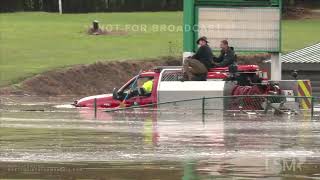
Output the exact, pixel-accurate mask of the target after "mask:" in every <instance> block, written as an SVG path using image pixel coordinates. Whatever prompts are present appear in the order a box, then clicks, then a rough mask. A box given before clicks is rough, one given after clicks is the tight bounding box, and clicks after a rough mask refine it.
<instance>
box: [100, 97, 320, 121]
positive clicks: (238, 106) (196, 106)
mask: <svg viewBox="0 0 320 180" xmlns="http://www.w3.org/2000/svg"><path fill="white" fill-rule="evenodd" d="M95 107H96V106H95ZM142 108H157V110H170V111H178V110H183V111H186V110H188V111H198V112H201V114H203V115H204V114H206V113H209V112H212V111H223V112H233V113H235V112H256V113H260V114H268V113H270V112H272V113H274V114H284V113H288V114H308V115H310V116H311V117H313V116H314V115H315V114H316V113H319V114H320V97H312V96H273V95H267V96H265V95H253V96H248V95H245V96H223V97H202V98H195V99H185V100H177V101H170V102H161V103H154V104H147V105H138V106H131V107H126V108H117V109H112V110H106V112H115V111H125V110H130V109H142ZM95 109H96V108H95ZM318 109H319V111H318ZM95 112H96V110H95Z"/></svg>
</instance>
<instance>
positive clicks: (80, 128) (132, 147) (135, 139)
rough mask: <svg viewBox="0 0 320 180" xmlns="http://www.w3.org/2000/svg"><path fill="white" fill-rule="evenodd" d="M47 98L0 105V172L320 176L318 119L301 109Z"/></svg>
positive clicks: (67, 176) (149, 176)
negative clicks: (122, 107) (280, 112)
mask: <svg viewBox="0 0 320 180" xmlns="http://www.w3.org/2000/svg"><path fill="white" fill-rule="evenodd" d="M50 102H51V103H46V104H39V103H30V102H29V103H27V104H25V105H19V104H10V103H3V104H2V106H1V109H0V111H1V117H0V118H1V121H0V122H1V124H0V145H1V146H0V178H13V179H19V178H28V179H34V178H37V179H39V178H50V179H76V178H87V179H139V180H140V179H166V180H171V179H172V180H174V179H183V180H193V179H232V178H234V179H237V178H242V179H256V178H263V179H266V178H269V179H293V178H300V179H307V178H309V179H312V178H317V177H320V174H319V172H320V153H319V147H320V141H319V140H320V130H319V129H320V123H319V121H316V120H310V118H305V119H304V117H303V116H292V117H289V116H282V117H274V116H273V117H270V116H262V115H254V114H249V115H248V114H242V115H238V114H237V115H234V114H226V113H223V112H210V113H209V114H207V115H206V116H204V118H203V117H202V116H201V114H200V113H197V112H188V111H185V112H184V111H180V112H178V111H177V112H170V111H160V112H159V111H154V110H152V109H146V110H131V111H125V112H113V113H106V112H102V111H99V112H98V114H97V118H96V119H95V118H94V116H93V110H92V109H72V108H66V106H56V105H57V104H60V103H61V102H60V101H59V102H54V101H50ZM39 108H40V109H39ZM31 110H32V111H31Z"/></svg>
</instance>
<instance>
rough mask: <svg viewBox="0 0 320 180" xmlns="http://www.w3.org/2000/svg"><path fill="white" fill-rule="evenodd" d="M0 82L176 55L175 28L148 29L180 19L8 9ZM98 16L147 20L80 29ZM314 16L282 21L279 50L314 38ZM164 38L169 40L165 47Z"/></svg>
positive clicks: (318, 27)
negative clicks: (117, 30) (112, 29)
mask: <svg viewBox="0 0 320 180" xmlns="http://www.w3.org/2000/svg"><path fill="white" fill-rule="evenodd" d="M0 18H1V21H0V33H1V34H0V36H1V37H0V40H1V43H0V56H1V58H0V59H1V61H0V73H1V74H0V77H1V80H0V86H4V85H8V84H13V83H18V82H19V81H21V80H22V79H24V78H26V77H30V76H32V75H34V74H38V73H40V72H43V71H47V70H50V69H53V68H58V67H66V66H70V65H73V64H86V63H92V62H95V61H98V60H123V59H142V58H150V57H158V56H165V55H175V54H180V53H181V50H182V33H181V32H167V31H165V30H163V31H162V32H153V31H151V29H152V26H151V25H152V24H157V25H161V24H167V25H170V24H173V25H181V24H182V13H181V12H159V13H92V14H66V15H62V16H61V15H58V14H52V13H39V12H37V13H8V14H0ZM95 19H98V20H99V21H100V22H101V24H102V25H104V26H106V25H108V24H113V25H117V24H119V25H120V26H121V29H123V28H125V24H131V25H133V24H147V25H148V31H147V32H143V31H142V32H141V31H138V32H135V31H129V32H127V34H125V35H111V36H88V35H86V33H85V32H86V29H87V27H88V25H90V23H91V21H93V20H95ZM317 32H320V20H303V21H284V26H283V40H284V43H283V50H284V51H285V52H288V51H292V50H295V49H299V48H302V47H304V46H307V45H310V44H313V43H316V42H319V41H320V35H319V33H317ZM169 41H172V45H171V48H169Z"/></svg>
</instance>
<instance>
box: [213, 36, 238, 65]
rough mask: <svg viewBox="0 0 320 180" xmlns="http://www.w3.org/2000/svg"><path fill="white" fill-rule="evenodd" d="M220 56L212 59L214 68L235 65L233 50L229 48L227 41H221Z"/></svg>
mask: <svg viewBox="0 0 320 180" xmlns="http://www.w3.org/2000/svg"><path fill="white" fill-rule="evenodd" d="M220 48H221V52H220V56H219V57H218V58H214V66H215V67H228V66H230V65H232V64H235V63H236V55H235V52H234V50H233V48H231V47H229V42H228V41H227V40H223V41H221V42H220Z"/></svg>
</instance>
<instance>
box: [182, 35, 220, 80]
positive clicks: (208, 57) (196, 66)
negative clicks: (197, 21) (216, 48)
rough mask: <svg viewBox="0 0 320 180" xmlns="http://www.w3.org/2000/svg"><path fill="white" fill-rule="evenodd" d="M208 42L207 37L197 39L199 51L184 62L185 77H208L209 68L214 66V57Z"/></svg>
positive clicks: (192, 78) (196, 78)
mask: <svg viewBox="0 0 320 180" xmlns="http://www.w3.org/2000/svg"><path fill="white" fill-rule="evenodd" d="M208 43H209V42H208V40H207V38H206V37H201V38H199V40H198V41H197V44H198V45H199V49H198V51H197V52H196V54H195V55H193V56H192V57H189V58H188V59H186V60H185V62H184V72H185V79H187V80H190V81H205V80H206V79H207V74H208V69H210V68H211V67H212V61H213V57H214V56H213V54H212V50H211V48H210V47H209V46H208Z"/></svg>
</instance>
